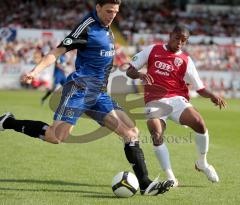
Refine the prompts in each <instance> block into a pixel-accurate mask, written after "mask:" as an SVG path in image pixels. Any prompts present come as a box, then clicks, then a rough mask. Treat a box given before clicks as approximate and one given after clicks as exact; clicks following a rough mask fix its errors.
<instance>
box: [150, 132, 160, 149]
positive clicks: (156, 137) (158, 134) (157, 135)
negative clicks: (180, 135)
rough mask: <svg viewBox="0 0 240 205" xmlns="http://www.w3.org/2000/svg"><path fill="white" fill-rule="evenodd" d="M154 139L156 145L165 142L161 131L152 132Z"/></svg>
mask: <svg viewBox="0 0 240 205" xmlns="http://www.w3.org/2000/svg"><path fill="white" fill-rule="evenodd" d="M151 137H152V141H153V145H154V146H159V145H162V144H163V135H162V133H160V132H157V131H154V132H152V133H151Z"/></svg>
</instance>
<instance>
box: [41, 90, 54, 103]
mask: <svg viewBox="0 0 240 205" xmlns="http://www.w3.org/2000/svg"><path fill="white" fill-rule="evenodd" d="M52 93H53V89H48V90H47V91H46V93H45V95H44V96H43V97H42V98H41V104H42V105H43V104H44V102H45V100H46V99H47V98H48V97H49V96H50V95H51V94H52Z"/></svg>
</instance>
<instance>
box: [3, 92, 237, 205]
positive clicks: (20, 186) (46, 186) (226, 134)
mask: <svg viewBox="0 0 240 205" xmlns="http://www.w3.org/2000/svg"><path fill="white" fill-rule="evenodd" d="M42 95H43V93H41V92H34V91H0V113H3V112H6V111H11V112H13V113H14V114H15V116H16V117H17V118H19V119H34V120H41V121H45V122H48V123H51V122H52V115H53V112H52V111H51V110H50V109H49V107H48V104H47V103H46V104H45V105H44V106H43V107H42V106H41V105H40V97H41V96H42ZM192 103H193V104H194V105H195V106H196V107H197V108H198V110H199V111H200V112H201V114H202V115H203V117H204V119H205V121H206V124H207V127H208V129H209V133H210V151H209V154H208V161H209V162H210V163H212V164H213V165H214V166H215V168H216V170H217V171H218V174H219V177H220V183H218V184H212V183H211V182H209V181H208V180H207V178H206V177H205V176H204V175H203V174H202V173H199V172H197V171H195V170H194V161H195V160H196V158H197V154H196V150H195V145H194V136H193V133H192V132H191V130H190V129H188V128H184V127H181V126H179V125H176V124H173V123H171V122H169V124H168V128H167V132H166V139H167V146H168V147H169V150H170V155H171V161H172V167H173V170H174V171H175V175H176V177H177V178H178V180H179V183H180V187H179V188H176V189H172V190H171V191H170V192H168V193H166V194H164V195H159V196H157V197H151V196H149V197H146V196H141V195H140V194H139V192H138V193H137V194H136V195H135V196H134V197H132V198H128V199H119V198H116V197H115V196H114V195H113V193H112V190H111V180H112V177H113V176H114V175H115V174H116V173H118V172H119V171H125V170H129V171H132V170H131V167H130V165H129V164H128V163H127V160H126V159H125V156H124V151H123V145H122V142H121V141H120V139H119V138H118V137H117V136H116V135H115V134H109V135H107V136H106V137H104V138H101V139H99V140H96V141H93V142H89V143H63V144H60V145H52V144H48V143H46V142H43V141H40V140H37V139H32V138H30V137H26V136H24V135H23V134H21V133H15V132H12V131H5V132H1V133H0V205H3V204H4V205H15V204H16V205H23V204H24V205H25V204H26V205H31V204H32V205H39V204H41V205H55V204H56V205H59V204H61V205H62V204H71V205H72V204H74V205H75V204H81V205H86V204H91V205H92V204H103V205H106V204H116V205H118V204H124V205H125V204H131V205H132V204H133V205H134V204H144V205H145V204H161V205H164V204H167V205H172V204H178V205H179V204H180V205H188V204H189V205H190V204H191V205H192V204H205V205H206V204H209V205H210V204H211V205H213V204H218V205H219V204H227V203H228V204H231V205H232V204H239V203H240V195H239V183H240V174H239V170H240V162H239V156H240V124H239V122H240V109H239V100H227V103H228V107H227V109H225V110H222V111H219V109H218V108H216V107H215V106H213V105H212V104H211V103H210V101H209V100H208V99H202V98H201V99H200V98H199V99H194V100H192ZM122 106H124V105H122ZM137 126H138V127H139V129H140V130H141V141H142V145H141V146H142V148H143V150H144V153H145V158H146V162H147V166H148V169H149V175H150V177H151V178H152V179H153V178H154V177H156V176H157V175H159V174H160V176H161V178H162V179H163V178H164V176H163V173H162V172H161V171H160V168H159V164H158V162H157V160H156V158H155V155H154V153H153V150H152V144H151V142H150V139H149V135H148V132H147V128H146V124H145V121H144V120H138V121H137ZM97 127H98V125H97V124H96V123H95V122H92V121H89V120H87V119H82V120H80V121H79V123H78V126H77V127H76V128H75V129H74V133H75V134H78V135H79V134H80V135H81V134H84V133H89V132H93V131H94V130H96V129H97Z"/></svg>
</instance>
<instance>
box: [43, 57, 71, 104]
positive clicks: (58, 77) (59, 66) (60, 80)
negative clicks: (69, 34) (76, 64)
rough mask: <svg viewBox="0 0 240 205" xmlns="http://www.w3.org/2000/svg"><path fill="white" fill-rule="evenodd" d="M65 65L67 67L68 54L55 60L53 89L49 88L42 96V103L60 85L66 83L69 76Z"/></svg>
mask: <svg viewBox="0 0 240 205" xmlns="http://www.w3.org/2000/svg"><path fill="white" fill-rule="evenodd" d="M65 67H66V56H65V55H61V56H59V58H58V59H57V60H56V62H55V66H54V71H53V87H52V89H49V90H47V92H46V93H45V95H44V96H43V97H42V98H41V103H42V104H43V103H44V101H45V100H46V99H47V98H48V97H49V96H50V95H51V93H53V92H54V91H55V90H56V88H57V87H58V85H62V86H63V85H64V84H65V83H66V82H67V78H66V75H65V70H64V69H65Z"/></svg>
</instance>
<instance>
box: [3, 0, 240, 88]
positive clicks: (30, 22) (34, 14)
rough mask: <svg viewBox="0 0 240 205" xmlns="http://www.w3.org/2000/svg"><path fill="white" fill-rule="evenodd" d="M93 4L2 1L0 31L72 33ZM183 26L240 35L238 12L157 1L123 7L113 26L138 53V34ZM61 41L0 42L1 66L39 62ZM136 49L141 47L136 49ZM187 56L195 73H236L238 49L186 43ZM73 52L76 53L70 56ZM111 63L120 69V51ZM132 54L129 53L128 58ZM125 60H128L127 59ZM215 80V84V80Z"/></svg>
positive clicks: (70, 63) (81, 1)
mask: <svg viewBox="0 0 240 205" xmlns="http://www.w3.org/2000/svg"><path fill="white" fill-rule="evenodd" d="M93 5H94V1H84V0H69V1H61V0H58V1H54V0H50V1H47V0H36V1H30V0H12V1H1V2H0V28H6V27H8V28H14V29H18V28H36V29H63V30H71V29H72V28H73V27H74V26H75V25H76V24H77V23H78V22H79V21H80V19H81V18H82V17H83V16H84V15H85V14H86V13H87V12H88V11H89V10H90V9H91V8H92V7H93ZM178 22H180V23H184V24H186V25H187V26H188V27H189V28H190V30H191V33H192V35H206V36H221V37H222V36H228V37H237V36H240V13H234V12H225V13H224V12H222V13H221V12H220V13H216V12H214V13H211V12H210V11H204V12H203V11H201V12H187V10H186V8H185V9H183V8H181V9H180V8H179V7H176V5H174V4H171V1H165V0H161V1H159V2H158V3H153V4H148V3H141V2H140V1H139V2H138V1H135V2H127V3H126V2H125V3H124V1H123V4H122V6H121V10H120V13H119V15H118V16H117V18H116V27H117V28H118V30H119V32H121V33H122V35H123V36H124V37H125V39H126V40H127V41H128V42H129V45H130V46H135V47H136V49H135V50H139V48H140V46H142V45H144V46H146V45H147V44H148V42H135V43H134V42H133V41H131V40H132V36H133V35H134V33H138V34H141V33H142V34H155V33H160V34H167V33H168V32H170V31H171V29H172V27H173V26H174V25H175V24H176V23H178ZM58 43H59V42H56V40H55V39H53V40H46V39H37V40H36V39H35V40H32V39H30V40H22V39H16V38H13V39H8V40H6V39H5V40H4V39H1V35H0V63H7V64H32V65H34V64H36V62H38V61H39V58H40V57H42V56H43V55H44V54H46V53H47V52H48V51H49V50H51V48H53V47H56V45H57V44H58ZM139 44H141V45H140V46H139ZM185 51H186V52H188V53H189V54H190V56H191V57H192V58H193V60H194V61H195V64H196V66H197V68H198V70H213V71H240V47H239V46H238V45H236V44H231V45H217V44H215V43H213V42H210V43H201V44H189V45H188V46H187V47H186V50H185ZM73 52H75V51H73ZM117 54H118V55H117V57H116V61H115V64H118V65H120V64H123V63H125V61H126V60H123V58H122V57H121V55H123V53H122V51H121V52H117ZM132 54H133V53H127V55H128V56H129V57H131V55H132ZM128 56H127V57H126V56H125V57H124V59H127V60H129V57H128ZM66 57H67V65H68V67H69V68H70V70H71V69H74V61H75V55H72V53H71V52H70V53H67V55H66ZM213 81H214V79H213ZM208 84H209V85H208V86H209V87H210V84H211V87H214V86H213V85H214V84H218V88H220V87H224V83H223V82H217V83H216V82H215V83H214V82H210V83H209V82H208Z"/></svg>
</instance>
